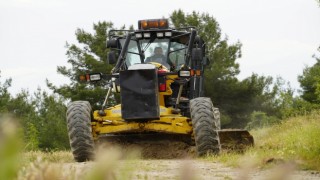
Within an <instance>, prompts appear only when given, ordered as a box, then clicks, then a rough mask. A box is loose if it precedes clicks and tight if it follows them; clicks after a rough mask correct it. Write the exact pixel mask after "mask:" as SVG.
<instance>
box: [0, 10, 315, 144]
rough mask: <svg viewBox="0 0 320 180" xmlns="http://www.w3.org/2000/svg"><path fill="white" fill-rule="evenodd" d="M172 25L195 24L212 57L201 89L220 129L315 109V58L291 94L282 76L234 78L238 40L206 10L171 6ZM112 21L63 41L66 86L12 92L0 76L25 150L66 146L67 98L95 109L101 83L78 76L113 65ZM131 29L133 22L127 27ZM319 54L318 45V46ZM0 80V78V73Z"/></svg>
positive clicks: (5, 107)
mask: <svg viewBox="0 0 320 180" xmlns="http://www.w3.org/2000/svg"><path fill="white" fill-rule="evenodd" d="M169 19H170V22H171V25H172V26H173V27H175V28H180V27H186V26H194V27H196V28H197V29H198V31H199V35H200V36H201V37H202V38H203V39H204V41H205V42H206V47H207V57H208V58H209V59H210V60H211V63H210V65H208V66H207V67H206V70H205V78H206V84H205V92H206V96H208V97H211V99H212V100H213V103H214V106H216V107H218V108H219V109H220V112H221V120H222V126H223V127H224V128H249V129H250V128H256V127H262V126H266V125H271V124H274V123H278V122H280V121H281V120H282V119H284V118H286V117H290V116H295V115H301V114H304V113H306V112H309V111H312V110H313V109H317V108H318V107H319V105H318V104H319V102H320V59H319V57H317V56H314V58H315V59H316V61H317V62H316V64H315V65H313V66H311V67H305V69H304V70H303V72H302V74H301V75H299V77H298V81H299V82H300V85H301V88H302V91H301V93H300V94H301V95H300V96H294V90H293V89H292V88H291V87H290V85H289V84H288V82H286V81H285V80H284V79H282V78H281V77H278V78H276V79H274V78H272V77H270V76H260V75H258V74H256V73H253V74H252V75H251V76H249V77H247V78H245V79H243V80H239V79H238V78H237V75H238V74H239V73H240V69H239V66H240V65H239V62H238V61H239V58H240V57H241V46H242V44H241V42H236V43H230V42H229V40H228V38H227V37H225V36H223V35H222V33H221V29H220V26H219V23H218V22H217V21H216V19H215V18H214V17H213V16H211V15H210V14H208V13H198V12H192V13H190V14H187V13H184V12H183V11H182V10H175V11H173V12H172V13H171V14H170V18H169ZM110 29H125V26H123V27H120V28H116V27H114V26H113V23H112V22H106V21H103V22H98V23H94V24H93V30H94V32H93V33H89V32H87V31H85V30H83V29H80V28H79V29H77V30H76V33H75V35H76V38H77V41H78V43H76V44H69V43H67V44H66V49H67V51H66V55H67V61H68V63H69V64H70V65H71V67H70V68H68V67H65V66H58V67H57V71H58V73H59V74H61V75H63V76H66V77H68V78H69V79H70V83H69V84H65V85H61V86H57V85H54V84H52V83H51V82H50V81H48V80H47V86H48V87H49V88H50V89H51V90H52V92H53V93H48V92H45V91H43V90H41V89H38V91H36V92H34V93H33V94H30V92H28V91H26V90H21V92H20V93H18V94H17V95H15V96H12V95H11V94H10V92H9V90H8V89H9V88H10V86H11V83H12V80H11V79H5V80H3V79H0V98H1V99H0V113H1V116H3V114H11V115H12V116H14V117H16V118H17V119H19V121H20V123H21V126H22V129H23V132H24V135H25V141H26V142H27V146H26V148H27V149H42V150H45V149H50V150H52V149H53V150H54V149H67V148H69V144H68V137H67V132H66V131H67V130H66V122H65V119H66V118H65V111H66V104H67V102H70V101H76V100H87V101H89V102H90V103H91V105H92V106H93V107H94V108H95V109H96V108H99V107H100V106H101V104H102V102H103V100H104V99H103V98H104V97H105V94H106V89H105V86H106V84H105V83H104V82H99V83H94V84H89V83H82V82H80V80H79V78H78V77H79V75H83V74H86V73H92V72H103V73H109V72H110V70H111V69H112V68H113V67H112V65H109V64H108V63H107V53H108V52H109V49H108V48H106V40H107V37H108V31H109V30H110ZM130 29H132V26H131V27H130ZM319 52H320V49H319ZM0 78H1V76H0Z"/></svg>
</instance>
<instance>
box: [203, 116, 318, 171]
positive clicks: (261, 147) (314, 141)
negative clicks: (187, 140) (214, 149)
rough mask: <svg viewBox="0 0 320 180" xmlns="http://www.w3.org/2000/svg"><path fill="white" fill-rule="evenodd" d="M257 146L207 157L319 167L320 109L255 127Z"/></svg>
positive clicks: (259, 164)
mask: <svg viewBox="0 0 320 180" xmlns="http://www.w3.org/2000/svg"><path fill="white" fill-rule="evenodd" d="M251 134H252V135H253V137H254V139H255V146H254V147H252V148H249V149H247V150H246V151H245V152H244V154H239V153H222V154H221V155H220V156H209V157H207V158H206V159H207V160H210V161H211V160H215V161H221V162H224V163H225V164H226V165H228V166H234V167H241V166H247V165H246V164H250V165H249V166H255V167H260V168H261V167H262V168H264V167H270V166H274V165H279V164H285V163H289V164H294V165H295V166H296V167H297V168H299V169H304V170H320V138H319V137H320V111H316V112H313V113H311V114H309V115H307V116H299V117H294V118H290V119H288V120H285V121H283V122H282V123H281V124H278V125H275V126H272V127H269V128H263V129H258V130H255V131H252V132H251Z"/></svg>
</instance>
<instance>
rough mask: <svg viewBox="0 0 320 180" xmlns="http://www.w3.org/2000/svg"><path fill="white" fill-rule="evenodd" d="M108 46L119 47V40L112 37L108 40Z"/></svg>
mask: <svg viewBox="0 0 320 180" xmlns="http://www.w3.org/2000/svg"><path fill="white" fill-rule="evenodd" d="M107 48H118V40H117V39H110V40H108V41H107Z"/></svg>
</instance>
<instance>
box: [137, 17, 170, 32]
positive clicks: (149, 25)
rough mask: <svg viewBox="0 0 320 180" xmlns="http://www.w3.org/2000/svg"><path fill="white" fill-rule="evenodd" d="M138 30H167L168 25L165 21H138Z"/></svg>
mask: <svg viewBox="0 0 320 180" xmlns="http://www.w3.org/2000/svg"><path fill="white" fill-rule="evenodd" d="M138 27H139V29H143V30H147V29H167V28H168V27H169V23H168V20H167V19H149V20H140V21H139V22H138Z"/></svg>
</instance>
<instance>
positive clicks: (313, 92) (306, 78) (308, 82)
mask: <svg viewBox="0 0 320 180" xmlns="http://www.w3.org/2000/svg"><path fill="white" fill-rule="evenodd" d="M318 51H319V52H320V47H319V48H318ZM313 57H314V58H315V59H316V61H317V62H316V63H315V64H314V65H313V66H311V67H308V66H307V67H305V69H304V70H303V73H302V75H299V76H298V81H299V82H300V86H301V88H302V95H301V97H302V98H303V99H304V100H306V101H308V102H310V103H313V104H319V103H320V58H319V57H316V56H315V55H314V56H313Z"/></svg>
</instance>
